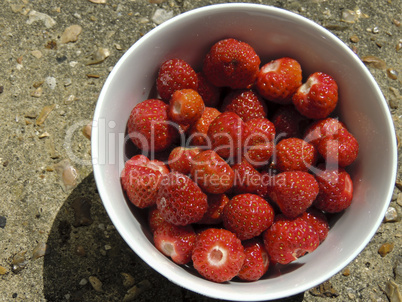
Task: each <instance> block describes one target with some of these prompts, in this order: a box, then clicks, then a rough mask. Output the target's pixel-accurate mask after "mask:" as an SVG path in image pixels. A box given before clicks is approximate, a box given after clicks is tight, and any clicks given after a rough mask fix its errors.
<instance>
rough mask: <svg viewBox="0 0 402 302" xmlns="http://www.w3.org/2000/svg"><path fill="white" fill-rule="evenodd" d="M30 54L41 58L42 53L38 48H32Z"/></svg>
mask: <svg viewBox="0 0 402 302" xmlns="http://www.w3.org/2000/svg"><path fill="white" fill-rule="evenodd" d="M31 55H32V56H34V57H35V58H37V59H40V58H42V56H43V54H42V52H41V51H40V50H32V51H31Z"/></svg>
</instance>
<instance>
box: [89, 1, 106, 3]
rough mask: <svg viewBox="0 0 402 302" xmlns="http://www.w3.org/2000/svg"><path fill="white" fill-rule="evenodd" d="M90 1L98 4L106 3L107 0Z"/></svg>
mask: <svg viewBox="0 0 402 302" xmlns="http://www.w3.org/2000/svg"><path fill="white" fill-rule="evenodd" d="M89 2H92V3H97V4H104V3H106V0H89Z"/></svg>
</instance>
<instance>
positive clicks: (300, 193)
mask: <svg viewBox="0 0 402 302" xmlns="http://www.w3.org/2000/svg"><path fill="white" fill-rule="evenodd" d="M318 190H319V189H318V183H317V181H316V180H315V178H314V176H313V175H311V174H309V173H307V172H303V171H290V172H282V173H279V174H278V175H276V177H275V183H274V185H273V187H272V190H271V192H270V193H269V196H270V197H271V199H272V200H273V201H274V202H275V203H276V204H277V205H278V206H279V208H280V209H281V211H282V213H283V214H284V215H285V216H287V217H289V218H294V217H296V216H299V215H300V214H302V213H303V212H304V211H305V210H306V209H307V208H309V207H310V206H311V205H312V204H313V201H314V200H315V198H316V197H317V194H318Z"/></svg>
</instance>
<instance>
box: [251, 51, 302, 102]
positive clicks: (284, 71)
mask: <svg viewBox="0 0 402 302" xmlns="http://www.w3.org/2000/svg"><path fill="white" fill-rule="evenodd" d="M301 84H302V70H301V66H300V64H299V63H298V62H297V61H296V60H295V59H292V58H288V57H284V58H280V59H276V60H273V61H271V62H269V63H267V64H265V65H264V66H262V67H261V69H260V72H259V73H258V78H257V84H256V87H257V90H258V92H259V93H260V94H261V95H262V96H263V97H264V98H266V99H267V100H270V101H272V102H275V103H279V104H282V105H284V104H290V103H291V102H292V99H291V98H292V95H293V94H294V93H295V92H296V90H297V89H298V88H299V87H300V85H301Z"/></svg>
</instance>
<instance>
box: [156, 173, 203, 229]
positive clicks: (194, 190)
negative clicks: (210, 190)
mask: <svg viewBox="0 0 402 302" xmlns="http://www.w3.org/2000/svg"><path fill="white" fill-rule="evenodd" d="M156 205H157V207H158V210H159V211H160V213H161V216H162V217H163V219H164V220H165V221H167V222H169V223H172V224H174V225H187V224H190V223H194V222H197V221H199V220H200V219H201V218H202V217H203V216H204V214H205V212H206V211H207V208H208V202H207V195H205V194H204V193H203V192H202V191H201V189H200V187H199V186H197V184H196V183H195V182H193V181H192V180H191V179H190V178H189V177H187V176H185V175H184V174H181V173H179V172H175V171H172V172H170V173H168V174H166V175H164V177H163V178H162V180H161V183H160V187H159V191H158V194H157V198H156Z"/></svg>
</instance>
